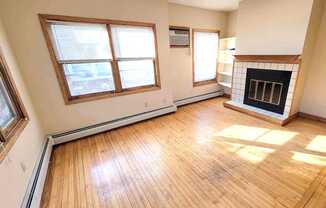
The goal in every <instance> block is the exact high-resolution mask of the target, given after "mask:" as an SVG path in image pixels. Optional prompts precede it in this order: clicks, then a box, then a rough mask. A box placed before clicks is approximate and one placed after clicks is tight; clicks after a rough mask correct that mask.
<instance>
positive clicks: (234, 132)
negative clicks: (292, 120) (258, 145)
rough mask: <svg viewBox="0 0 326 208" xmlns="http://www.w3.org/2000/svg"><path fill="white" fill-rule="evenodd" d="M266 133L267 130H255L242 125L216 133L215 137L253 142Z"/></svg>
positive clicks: (255, 128)
mask: <svg viewBox="0 0 326 208" xmlns="http://www.w3.org/2000/svg"><path fill="white" fill-rule="evenodd" d="M268 131H269V129H265V128H257V127H250V126H244V125H233V126H231V127H229V128H227V129H224V130H222V131H220V132H218V133H217V134H216V136H222V137H227V138H234V139H242V140H248V141H254V140H256V139H257V138H258V137H260V136H262V135H263V134H265V133H267V132H268Z"/></svg>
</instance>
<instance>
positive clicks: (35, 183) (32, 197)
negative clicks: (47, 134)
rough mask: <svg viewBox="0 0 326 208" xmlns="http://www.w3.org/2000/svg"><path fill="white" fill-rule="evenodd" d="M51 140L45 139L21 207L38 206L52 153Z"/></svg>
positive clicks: (33, 207)
mask: <svg viewBox="0 0 326 208" xmlns="http://www.w3.org/2000/svg"><path fill="white" fill-rule="evenodd" d="M52 146H53V143H52V140H51V139H50V138H48V139H46V141H45V144H44V146H43V149H42V152H41V154H40V156H39V158H38V160H37V161H38V162H37V163H36V165H35V167H34V170H33V172H32V176H31V180H30V182H29V184H28V186H27V190H26V194H25V196H24V199H23V202H22V204H21V208H39V207H40V203H41V198H42V193H43V187H44V183H45V179H46V175H47V172H48V167H49V162H50V158H51V153H52Z"/></svg>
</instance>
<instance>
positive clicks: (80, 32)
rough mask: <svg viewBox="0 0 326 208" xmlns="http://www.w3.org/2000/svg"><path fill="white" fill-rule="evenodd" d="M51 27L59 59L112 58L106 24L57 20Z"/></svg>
mask: <svg viewBox="0 0 326 208" xmlns="http://www.w3.org/2000/svg"><path fill="white" fill-rule="evenodd" d="M51 29H52V33H53V38H54V40H55V45H56V47H55V48H56V51H57V56H58V57H57V58H58V59H59V60H82V59H111V58H112V55H111V50H110V44H109V36H108V31H107V29H106V25H100V24H80V23H59V22H55V23H52V24H51Z"/></svg>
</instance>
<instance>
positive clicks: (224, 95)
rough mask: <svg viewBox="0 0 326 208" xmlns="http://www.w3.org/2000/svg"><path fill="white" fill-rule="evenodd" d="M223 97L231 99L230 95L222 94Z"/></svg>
mask: <svg viewBox="0 0 326 208" xmlns="http://www.w3.org/2000/svg"><path fill="white" fill-rule="evenodd" d="M223 97H225V98H227V99H231V95H230V94H226V93H224V94H223Z"/></svg>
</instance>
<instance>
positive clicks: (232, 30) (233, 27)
mask: <svg viewBox="0 0 326 208" xmlns="http://www.w3.org/2000/svg"><path fill="white" fill-rule="evenodd" d="M237 22H238V10H235V11H232V12H228V13H227V31H226V34H227V37H236V36H237Z"/></svg>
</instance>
